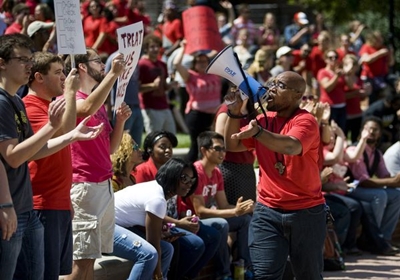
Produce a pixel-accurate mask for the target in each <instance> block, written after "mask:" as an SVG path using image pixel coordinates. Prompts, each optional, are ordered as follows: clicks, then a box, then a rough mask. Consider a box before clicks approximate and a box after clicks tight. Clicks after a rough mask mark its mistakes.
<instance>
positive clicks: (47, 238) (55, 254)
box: [23, 52, 79, 279]
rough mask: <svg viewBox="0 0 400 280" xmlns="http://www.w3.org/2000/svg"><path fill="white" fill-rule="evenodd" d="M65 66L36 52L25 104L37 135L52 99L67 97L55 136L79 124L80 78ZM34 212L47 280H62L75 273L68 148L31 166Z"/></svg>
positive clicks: (45, 119) (55, 59)
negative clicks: (66, 72)
mask: <svg viewBox="0 0 400 280" xmlns="http://www.w3.org/2000/svg"><path fill="white" fill-rule="evenodd" d="M63 71H64V62H63V61H62V59H61V58H60V57H58V56H57V55H55V54H50V53H43V52H36V53H35V55H34V57H33V67H32V74H31V78H30V80H29V93H28V95H27V96H25V97H24V99H23V101H24V103H25V106H26V111H27V116H28V118H29V120H30V122H31V125H32V129H33V131H34V132H37V131H38V130H39V129H40V128H42V127H43V126H44V125H45V124H46V123H47V121H48V114H47V110H48V108H49V105H50V102H51V100H52V98H54V97H58V96H61V95H63V94H64V99H65V102H66V109H67V111H66V112H65V117H64V118H63V122H62V126H61V129H59V130H58V131H57V133H56V134H55V136H59V135H61V134H63V133H66V132H68V131H70V130H72V129H73V128H74V127H75V120H76V105H75V104H76V100H75V92H76V91H77V90H78V89H79V76H78V75H75V73H76V70H72V71H71V73H70V75H69V76H68V78H67V79H66V77H65V75H64V72H63ZM29 170H30V177H31V182H32V190H33V209H34V210H35V211H36V214H37V215H38V217H39V219H40V220H41V221H42V223H43V226H44V243H45V249H44V252H45V259H44V262H45V271H44V275H45V279H58V276H59V275H68V274H70V273H71V272H72V215H73V214H72V209H71V198H70V190H71V184H72V165H71V151H70V147H69V146H67V147H65V148H63V149H62V150H60V151H58V152H57V153H55V154H53V155H51V156H48V157H45V158H42V159H38V160H33V161H30V162H29Z"/></svg>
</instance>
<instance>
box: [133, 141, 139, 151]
mask: <svg viewBox="0 0 400 280" xmlns="http://www.w3.org/2000/svg"><path fill="white" fill-rule="evenodd" d="M132 149H133V150H134V151H135V152H137V151H139V150H140V147H139V145H138V144H137V143H135V144H133V146H132Z"/></svg>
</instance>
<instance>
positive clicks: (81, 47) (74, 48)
mask: <svg viewBox="0 0 400 280" xmlns="http://www.w3.org/2000/svg"><path fill="white" fill-rule="evenodd" d="M54 8H55V9H54V10H55V15H56V28H57V48H58V53H60V54H85V53H86V46H85V39H84V36H83V28H82V20H81V13H80V3H79V0H54Z"/></svg>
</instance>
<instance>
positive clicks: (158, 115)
mask: <svg viewBox="0 0 400 280" xmlns="http://www.w3.org/2000/svg"><path fill="white" fill-rule="evenodd" d="M142 48H143V52H144V55H143V56H142V57H141V59H140V60H139V63H138V67H139V81H140V88H139V101H140V109H142V115H143V121H144V128H145V131H146V134H149V133H150V132H152V131H155V130H166V131H169V132H171V133H173V134H176V126H175V120H174V117H173V115H172V112H171V110H170V109H169V103H168V99H167V95H166V92H167V91H168V90H170V89H172V87H173V86H175V85H177V84H176V82H170V83H167V77H168V71H167V65H166V64H165V63H164V62H162V61H161V60H159V59H158V53H159V51H160V48H161V39H160V38H159V37H157V36H155V35H152V34H150V35H147V36H145V37H144V39H143V46H142Z"/></svg>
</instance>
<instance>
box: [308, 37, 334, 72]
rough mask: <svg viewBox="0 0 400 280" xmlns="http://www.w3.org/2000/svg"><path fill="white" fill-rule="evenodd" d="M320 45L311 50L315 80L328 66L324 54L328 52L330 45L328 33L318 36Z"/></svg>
mask: <svg viewBox="0 0 400 280" xmlns="http://www.w3.org/2000/svg"><path fill="white" fill-rule="evenodd" d="M317 40H318V45H317V46H314V47H313V48H312V50H311V54H310V59H311V71H312V74H313V77H314V78H317V75H318V71H319V70H321V69H322V68H324V67H325V66H326V62H325V57H324V53H325V52H326V51H327V50H328V48H329V44H330V36H329V33H328V32H327V31H322V32H321V33H320V34H319V35H318V38H317Z"/></svg>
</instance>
